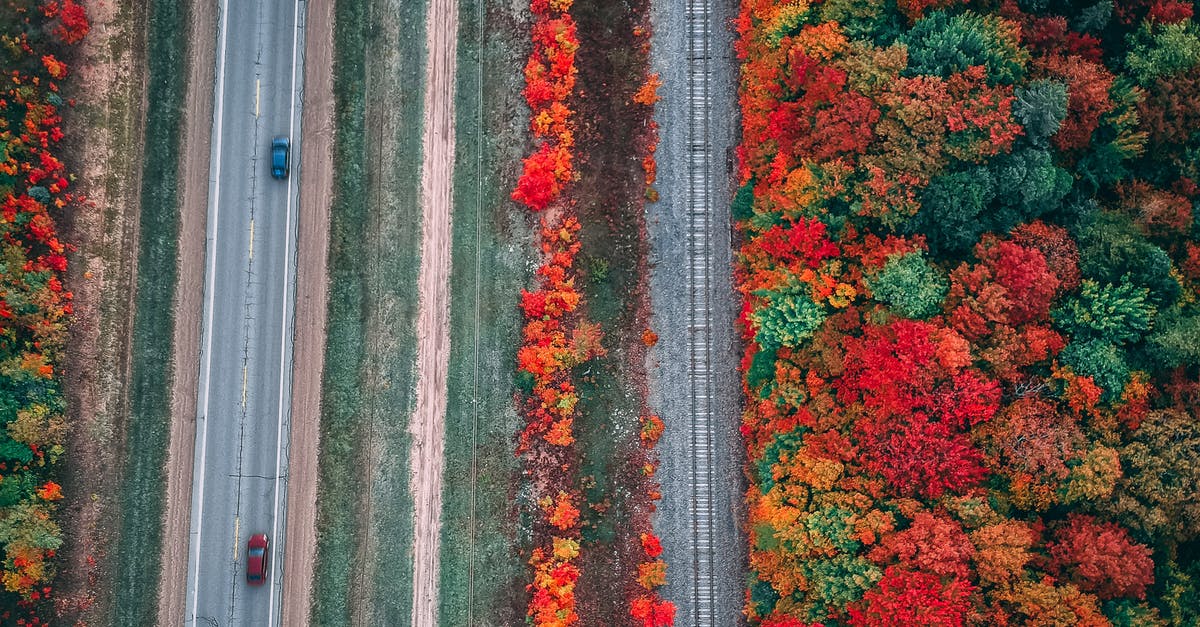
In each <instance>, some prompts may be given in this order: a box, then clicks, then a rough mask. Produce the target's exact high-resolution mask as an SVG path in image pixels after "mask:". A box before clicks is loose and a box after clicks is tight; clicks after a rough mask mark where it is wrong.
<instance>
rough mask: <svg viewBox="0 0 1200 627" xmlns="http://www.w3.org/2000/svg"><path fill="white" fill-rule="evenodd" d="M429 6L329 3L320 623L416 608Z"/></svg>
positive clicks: (389, 620) (394, 619) (371, 618)
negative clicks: (414, 454) (330, 173)
mask: <svg viewBox="0 0 1200 627" xmlns="http://www.w3.org/2000/svg"><path fill="white" fill-rule="evenodd" d="M425 11H426V4H425V3H424V2H408V3H400V4H398V5H397V4H396V3H395V2H390V1H388V0H375V1H374V2H361V1H347V0H341V1H339V2H337V4H336V5H335V7H334V12H335V16H334V21H335V25H334V46H335V50H334V78H333V82H334V97H335V118H336V119H335V124H336V132H335V145H334V163H335V166H336V168H337V169H336V171H335V173H334V198H333V204H332V207H331V221H330V253H329V277H330V299H329V323H328V330H327V337H326V361H325V363H326V367H325V375H324V376H325V379H324V382H323V386H324V391H323V398H322V417H321V454H320V460H321V463H320V471H319V472H320V484H319V488H318V512H317V535H318V540H317V541H318V546H317V561H316V573H315V576H316V589H318V590H321V594H320V595H318V596H317V598H316V599H315V601H314V606H313V615H312V622H313V623H314V624H319V625H328V624H349V623H351V622H353V620H355V619H359V620H365V621H366V622H368V623H370V624H388V625H402V624H407V623H408V621H409V620H410V615H411V604H412V538H413V528H412V527H413V520H412V496H411V494H410V493H409V481H410V475H409V472H410V471H409V449H410V447H411V438H410V436H409V433H408V427H409V419H410V417H411V415H412V411H413V408H414V406H415V401H416V396H415V386H416V372H415V360H416V332H415V323H416V315H417V301H418V299H417V270H418V266H419V263H420V257H419V254H420V237H421V208H420V205H419V202H418V196H417V193H416V190H417V189H418V188H419V183H420V159H421V154H422V151H421V133H422V127H421V111H422V106H423V103H422V97H423V93H424V92H423V89H422V87H421V85H423V82H424V78H425V76H424V61H423V55H424V43H425V40H424V37H425ZM376 13H378V14H384V15H387V16H388V18H387V22H386V23H380V22H378V21H377V20H376V19H375V17H374V15H375V14H376ZM368 50H371V51H386V52H378V53H375V52H372V53H371V54H368ZM364 469H365V470H364ZM364 504H369V507H364Z"/></svg>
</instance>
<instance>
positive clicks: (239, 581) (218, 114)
mask: <svg viewBox="0 0 1200 627" xmlns="http://www.w3.org/2000/svg"><path fill="white" fill-rule="evenodd" d="M305 6H306V4H305V3H304V2H298V1H293V0H288V1H283V0H272V1H268V2H245V1H244V0H221V1H220V15H219V17H218V32H217V38H218V40H217V51H216V68H215V78H216V80H215V83H214V84H215V90H214V92H215V93H214V98H215V104H214V109H213V130H212V133H213V135H212V154H211V162H210V171H209V206H208V221H207V239H206V259H205V263H206V266H205V287H204V311H203V318H202V322H201V324H202V329H201V340H200V341H201V346H200V373H199V396H198V399H197V407H196V414H197V415H196V449H195V465H194V470H193V483H192V511H191V532H190V536H189V538H188V542H189V550H188V580H187V596H186V605H185V610H184V612H185V615H184V623H185V624H187V625H254V626H260V625H276V624H279V617H280V607H281V603H280V591H281V589H282V581H283V579H282V577H281V574H282V571H283V569H284V568H285V567H286V561H285V559H284V556H283V555H282V551H281V549H282V547H283V540H284V538H283V530H284V522H285V520H284V517H285V506H286V503H287V498H286V497H287V493H286V490H287V450H286V446H287V441H288V429H289V426H290V400H291V397H292V395H291V373H292V337H293V316H294V305H295V261H296V222H297V217H296V214H297V205H298V202H297V190H298V187H297V179H298V176H297V175H298V165H299V153H300V151H299V148H300V144H301V142H300V137H299V123H300V96H301V93H302V88H301V79H302V76H303V68H302V67H301V64H302V55H303V30H304V15H303V10H304V7H305ZM180 35H181V36H183V34H182V33H181V34H180ZM276 135H288V136H290V137H291V138H292V164H291V166H292V167H291V178H290V179H288V180H286V181H279V180H275V179H273V178H272V177H271V148H270V146H271V140H272V138H274V137H275V136H276ZM256 533H266V534H268V536H269V538H270V550H269V554H270V573H269V579H268V581H267V584H266V585H263V586H261V587H251V586H248V585H247V584H246V541H247V539H248V538H249V537H250V535H252V534H256ZM183 540H184V539H183V538H166V539H165V541H166V542H172V541H183Z"/></svg>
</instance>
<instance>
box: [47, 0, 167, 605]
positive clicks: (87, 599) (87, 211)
mask: <svg viewBox="0 0 1200 627" xmlns="http://www.w3.org/2000/svg"><path fill="white" fill-rule="evenodd" d="M83 4H84V7H85V8H86V10H87V14H88V19H89V20H91V24H92V29H91V32H90V33H89V34H88V36H87V37H86V38H84V40H83V43H82V44H81V46H80V48H79V50H78V52H77V56H76V57H75V58H74V59H71V60H70V63H71V64H72V66H73V67H72V70H73V74H74V76H73V77H72V78H71V80H70V87H68V93H69V94H70V95H75V94H86V97H84V98H80V104H79V106H78V108H77V109H75V110H74V111H71V113H70V115H68V116H66V120H65V122H64V127H65V130H66V134H67V138H68V139H67V140H66V143H67V146H68V150H67V153H66V154H68V155H73V156H74V158H71V159H69V160H68V161H69V165H70V166H71V167H73V168H78V173H79V179H78V181H79V182H78V183H77V187H76V188H75V191H76V192H77V193H79V194H81V195H83V196H85V197H86V198H87V199H88V203H87V206H84V207H76V208H74V209H72V210H71V213H70V214H69V215H67V216H66V217H65V219H64V220H63V224H62V226H63V228H64V231H65V232H66V234H67V238H66V239H67V240H68V241H70V242H71V243H73V244H75V245H77V246H78V247H79V253H78V255H76V256H75V257H73V258H72V260H71V268H70V272H69V274H68V276H67V288H68V289H69V290H70V291H71V292H73V293H74V295H75V299H74V309H75V314H74V317H73V320H72V322H71V327H70V338H69V340H68V346H67V351H66V370H65V372H66V385H65V392H66V395H67V406H68V414H69V424H70V425H71V430H70V432H69V434H68V436H67V443H66V445H67V450H68V451H69V455H67V457H66V458H65V459H66V461H65V462H64V465H63V467H64V480H63V483H64V485H65V487H66V491H65V492H66V500H64V501H63V504H62V512H63V518H62V521H63V529H64V531H65V533H64V535H65V537H66V538H67V544H66V545H65V547H64V548H63V550H62V551H61V552H60V554H61V557H62V564H61V566H60V573H61V574H60V576H59V579H58V581H57V584H56V588H57V590H56V592H57V593H58V594H57V597H56V602H55V609H56V612H57V614H58V618H59V620H61V621H62V622H63V623H64V624H67V623H75V622H76V621H82V622H84V623H89V624H104V623H107V622H109V620H110V619H109V617H108V612H109V611H110V610H111V604H112V595H111V593H110V591H109V590H107V589H106V588H107V587H106V586H105V582H106V581H107V580H108V578H109V573H111V571H112V563H111V561H110V560H111V558H112V557H113V556H112V555H110V554H109V553H108V550H107V547H109V546H111V544H112V542H113V540H114V539H115V538H114V535H113V533H114V532H113V520H114V518H115V516H116V514H117V509H118V507H119V505H118V502H117V498H118V497H117V494H118V486H119V482H118V481H117V480H116V479H115V477H116V475H117V470H118V469H119V468H120V467H121V463H120V461H119V460H120V459H121V458H122V456H123V453H122V451H121V448H122V447H121V445H120V442H121V438H120V437H117V435H118V434H119V433H120V431H121V428H122V427H121V423H122V420H123V418H122V417H123V416H124V414H125V407H126V404H127V397H126V394H125V386H123V385H121V382H122V381H125V380H127V378H128V377H127V376H124V374H123V373H127V372H128V367H129V347H130V332H131V327H132V316H131V308H132V304H131V302H130V294H131V293H132V289H131V284H132V277H133V275H134V270H133V269H134V267H135V265H136V263H137V259H136V257H137V228H138V209H139V205H138V201H139V190H140V189H141V183H140V181H141V178H140V173H141V168H140V166H141V162H142V153H141V150H140V146H141V144H142V139H141V132H142V124H141V116H142V115H143V112H144V109H145V104H144V93H145V89H144V85H143V80H144V76H143V75H142V74H141V73H140V72H138V71H137V70H138V69H139V68H141V67H143V65H142V63H143V61H142V57H143V55H144V54H145V50H144V49H143V47H142V46H143V41H142V38H140V37H138V36H137V33H139V32H140V31H141V29H143V28H145V20H146V15H145V10H144V8H142V7H141V3H140V2H131V1H129V0H85V2H84V3H83Z"/></svg>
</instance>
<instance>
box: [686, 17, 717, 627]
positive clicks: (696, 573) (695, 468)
mask: <svg viewBox="0 0 1200 627" xmlns="http://www.w3.org/2000/svg"><path fill="white" fill-rule="evenodd" d="M710 17H711V16H710V8H709V5H708V0H688V3H687V38H688V70H687V84H688V111H689V114H690V115H689V122H688V133H687V135H688V137H687V150H686V152H687V181H688V192H687V195H688V205H687V216H688V230H687V238H686V239H687V268H688V290H689V292H690V297H691V303H690V307H689V309H688V362H689V363H688V366H689V368H688V383H689V388H690V396H691V416H692V420H691V434H690V444H691V453H692V468H691V475H692V476H691V484H692V520H691V523H692V525H691V526H692V549H693V551H694V556H693V557H694V567H693V588H692V607H693V611H694V615H693V616H692V624H693V625H697V626H706V627H707V626H711V625H715V624H716V615H715V611H716V608H715V596H716V591H715V589H716V580H715V577H714V574H713V535H714V533H713V530H714V524H713V476H712V475H713V461H714V460H713V457H714V455H713V436H712V433H713V429H714V424H713V413H714V412H713V403H712V368H711V365H712V363H711V362H712V322H713V315H712V280H711V276H710V274H711V269H712V237H713V233H712V210H713V207H712V194H711V188H712V186H711V181H710V176H711V173H712V169H713V159H712V137H711V134H710V121H709V112H710V109H711V106H710V96H709V83H710V81H711V78H712V70H711V68H710V50H709V41H710V32H709V31H710V28H711V22H710Z"/></svg>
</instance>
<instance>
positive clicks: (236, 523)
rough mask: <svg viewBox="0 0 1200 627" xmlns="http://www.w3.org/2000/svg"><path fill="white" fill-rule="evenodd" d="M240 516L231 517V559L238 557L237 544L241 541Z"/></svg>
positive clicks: (234, 559)
mask: <svg viewBox="0 0 1200 627" xmlns="http://www.w3.org/2000/svg"><path fill="white" fill-rule="evenodd" d="M241 527H242V518H241V517H240V516H234V517H233V561H235V562H236V561H237V558H238V545H239V544H241V543H242V538H241V535H240V533H241Z"/></svg>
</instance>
